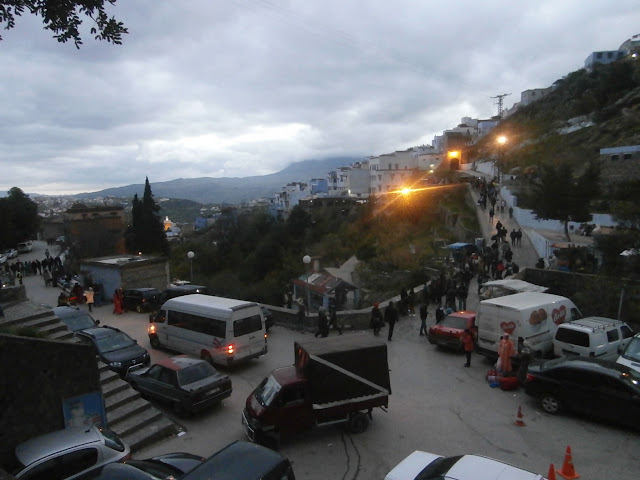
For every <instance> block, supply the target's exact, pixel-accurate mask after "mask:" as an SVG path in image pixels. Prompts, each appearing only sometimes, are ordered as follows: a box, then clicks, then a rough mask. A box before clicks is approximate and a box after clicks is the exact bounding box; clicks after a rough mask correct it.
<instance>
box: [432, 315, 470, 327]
mask: <svg viewBox="0 0 640 480" xmlns="http://www.w3.org/2000/svg"><path fill="white" fill-rule="evenodd" d="M439 325H441V326H443V327H449V328H458V329H460V330H464V329H465V328H467V319H466V318H462V317H456V316H454V315H447V316H446V317H445V318H443V319H442V321H441V322H440V323H439Z"/></svg>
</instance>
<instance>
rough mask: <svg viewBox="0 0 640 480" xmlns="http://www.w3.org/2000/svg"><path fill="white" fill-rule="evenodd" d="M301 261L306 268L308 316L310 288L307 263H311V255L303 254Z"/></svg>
mask: <svg viewBox="0 0 640 480" xmlns="http://www.w3.org/2000/svg"><path fill="white" fill-rule="evenodd" d="M302 261H303V263H304V266H305V270H307V282H306V283H307V317H308V316H309V310H311V290H309V277H310V276H311V273H310V272H309V264H310V263H311V257H310V256H309V255H305V256H304V257H302Z"/></svg>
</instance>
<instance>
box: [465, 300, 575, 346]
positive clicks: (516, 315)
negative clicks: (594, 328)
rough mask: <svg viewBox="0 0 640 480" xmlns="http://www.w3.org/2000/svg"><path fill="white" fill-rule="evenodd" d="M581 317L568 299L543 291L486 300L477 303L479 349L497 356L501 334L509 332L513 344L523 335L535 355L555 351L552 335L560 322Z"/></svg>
mask: <svg viewBox="0 0 640 480" xmlns="http://www.w3.org/2000/svg"><path fill="white" fill-rule="evenodd" d="M578 318H582V314H581V313H580V310H578V307H576V306H575V304H574V303H573V302H572V301H571V300H569V299H568V298H565V297H561V296H559V295H551V294H549V293H540V292H524V293H516V294H514V295H507V296H505V297H499V298H492V299H489V300H483V301H482V302H480V305H479V306H478V314H477V316H476V325H477V327H478V343H477V346H478V352H479V353H481V354H483V355H486V356H488V357H495V358H497V356H498V345H499V344H500V337H501V336H503V335H504V334H505V333H508V334H509V335H510V337H511V339H512V341H513V343H514V346H515V345H516V343H517V339H518V337H522V338H524V339H525V340H526V341H527V342H528V344H529V345H530V347H531V350H532V351H533V353H534V355H535V356H536V357H550V356H551V355H552V354H553V335H554V334H555V332H556V329H557V328H558V325H560V324H561V323H563V322H565V321H569V320H577V319H578Z"/></svg>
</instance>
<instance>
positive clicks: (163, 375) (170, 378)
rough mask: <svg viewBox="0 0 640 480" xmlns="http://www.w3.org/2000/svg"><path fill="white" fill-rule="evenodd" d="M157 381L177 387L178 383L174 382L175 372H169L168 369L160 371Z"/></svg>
mask: <svg viewBox="0 0 640 480" xmlns="http://www.w3.org/2000/svg"><path fill="white" fill-rule="evenodd" d="M158 381H159V382H162V383H166V384H167V385H172V386H177V385H178V382H177V380H176V372H175V371H173V370H169V369H168V368H163V369H162V371H161V372H160V376H159V377H158Z"/></svg>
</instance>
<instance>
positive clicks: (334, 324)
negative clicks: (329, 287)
mask: <svg viewBox="0 0 640 480" xmlns="http://www.w3.org/2000/svg"><path fill="white" fill-rule="evenodd" d="M331 328H333V329H334V330H338V334H339V335H342V329H341V328H340V325H338V312H336V307H335V306H333V307H331V308H330V309H329V328H328V329H327V333H328V332H329V329H331Z"/></svg>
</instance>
